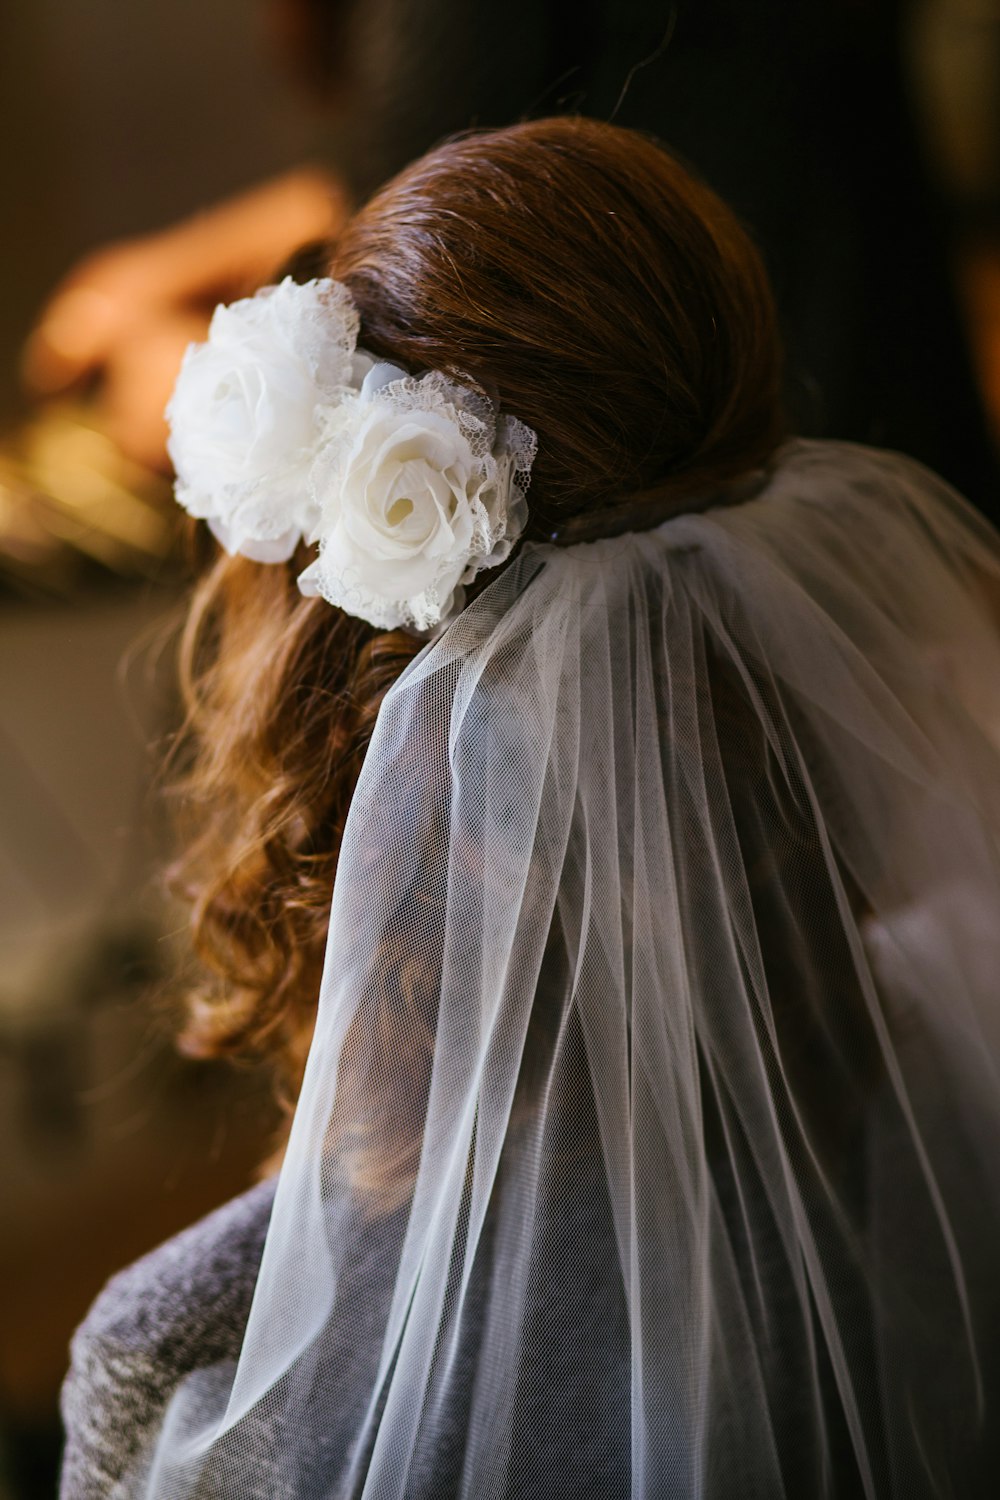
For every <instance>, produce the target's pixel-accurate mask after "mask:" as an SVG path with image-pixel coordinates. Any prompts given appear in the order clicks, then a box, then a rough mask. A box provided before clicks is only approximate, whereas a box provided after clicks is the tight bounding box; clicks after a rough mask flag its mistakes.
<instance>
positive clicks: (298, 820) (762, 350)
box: [173, 118, 782, 1096]
mask: <svg viewBox="0 0 1000 1500" xmlns="http://www.w3.org/2000/svg"><path fill="white" fill-rule="evenodd" d="M329 270H330V274H331V275H332V276H334V277H335V278H336V279H338V280H340V281H343V282H346V283H347V285H348V286H349V287H350V289H351V292H352V294H353V296H354V299H355V301H356V303H357V306H358V308H359V311H360V313H361V337H360V340H359V342H360V343H361V345H362V346H363V347H365V348H367V349H369V350H371V351H372V352H373V353H375V354H379V355H382V356H386V357H389V358H391V359H392V360H394V361H396V362H398V363H400V364H402V365H404V366H406V367H408V368H409V369H412V370H413V371H419V370H421V369H435V370H442V371H445V372H447V373H449V374H451V375H453V376H457V377H458V378H460V379H461V380H463V381H466V382H471V383H473V384H475V385H478V386H479V387H481V388H482V389H483V390H485V391H486V392H488V394H489V395H490V396H491V397H492V398H493V399H495V400H497V401H499V404H500V406H501V407H502V408H503V409H504V410H505V411H508V412H510V413H512V414H514V415H516V416H518V417H520V418H521V420H522V421H524V422H526V423H527V424H528V425H529V426H530V427H532V428H534V430H535V431H536V432H537V434H538V456H537V459H536V461H535V465H534V469H533V472H532V479H531V490H530V494H529V497H528V498H529V508H530V522H529V526H528V532H527V535H528V536H530V537H547V536H551V535H553V534H554V535H555V536H556V538H557V539H563V540H574V539H576V538H577V537H578V536H579V535H581V534H588V530H589V534H598V533H600V532H602V531H613V530H615V529H621V525H622V524H623V518H625V520H626V521H627V524H629V525H638V526H642V525H643V524H645V525H652V524H655V523H656V522H657V521H658V520H660V519H662V518H663V515H664V513H665V511H666V512H669V511H670V510H677V509H683V508H684V507H685V506H688V505H694V504H695V503H697V497H698V496H700V495H704V494H706V493H710V492H712V491H713V490H718V488H719V486H720V485H722V484H724V483H725V482H726V481H727V480H730V479H732V478H734V477H736V476H739V475H741V474H743V473H745V472H746V471H748V470H752V469H754V468H756V467H758V466H759V465H760V464H761V463H763V462H764V461H766V459H767V458H768V457H769V456H770V454H771V453H772V452H773V450H774V448H775V447H776V445H777V444H778V442H779V440H780V438H781V436H782V420H781V414H780V405H779V380H780V352H779V344H778V336H777V332H776V323H775V316H774V310H773V305H772V300H771V294H770V290H769V287H768V283H767V278H766V275H765V273H764V270H763V267H762V265H761V261H760V258H759V256H758V254H757V251H756V249H755V248H754V246H753V244H752V242H751V240H750V238H749V237H748V235H747V234H746V232H745V231H744V230H743V228H742V227H741V225H740V224H739V223H738V221H737V220H736V218H735V217H734V215H733V214H732V213H731V212H730V211H729V210H728V209H727V208H726V207H725V205H724V204H723V203H721V202H720V201H719V199H718V198H717V197H716V196H715V195H714V194H713V193H712V192H711V191H710V190H709V189H708V188H707V187H705V186H704V185H703V184H702V183H701V182H699V181H698V180H697V179H696V178H695V177H694V176H693V175H692V174H691V173H690V172H689V171H687V170H686V169H685V168H684V167H683V166H682V165H681V164H680V163H679V162H678V161H676V160H675V159H674V158H673V157H671V156H670V155H669V154H668V153H667V152H666V151H664V150H663V149H662V148H661V147H659V146H658V145H656V144H655V143H654V142H652V141H651V140H648V139H646V138H645V137H643V136H641V135H638V134H636V133H635V132H632V131H628V130H624V129H621V128H619V127H616V126H612V125H605V124H601V123H598V122H595V121H589V120H582V119H572V118H559V119H551V120H541V121H537V122H533V123H529V124H523V125H517V126H514V127H512V128H511V129H508V130H502V131H496V132H491V133H488V134H475V135H469V136H466V137H463V138H460V139H458V140H455V141H452V142H449V143H447V144H446V145H443V146H441V147H440V148H438V149H437V150H435V151H432V152H430V153H429V154H428V155H427V156H425V157H423V158H422V159H421V160H420V161H418V162H416V163H415V164H414V165H413V166H412V167H410V168H409V169H408V170H407V171H406V172H404V173H403V174H402V175H401V176H399V177H397V178H396V179H395V180H394V181H393V182H391V183H390V184H389V185H388V186H387V187H386V188H384V189H383V190H382V191H381V192H380V193H379V194H378V195H377V196H376V197H375V198H374V199H373V200H372V201H371V202H370V203H369V204H368V206H367V207H365V208H364V209H362V210H361V211H360V212H359V213H358V214H357V216H356V217H355V218H354V219H353V220H352V221H351V222H350V223H349V224H348V226H347V227H346V229H345V230H344V232H343V235H342V238H341V239H340V241H339V242H338V244H337V245H336V247H335V250H334V252H333V255H332V260H331V264H330V267H329ZM581 527H582V528H583V530H582V531H581ZM305 562H306V558H305V556H304V555H300V556H298V557H296V558H295V559H293V560H292V562H291V563H290V564H288V565H287V566H286V567H278V566H273V565H271V566H261V565H257V564H254V563H251V562H248V561H245V560H243V559H239V558H236V559H230V558H227V557H219V558H217V559H216V560H215V561H214V562H213V563H212V565H211V566H210V568H209V570H208V572H207V573H206V575H205V576H204V578H203V579H202V581H201V582H200V584H199V585H198V587H197V590H196V593H195V597H194V601H193V604H192V608H191V613H190V616H189V619H188V623H187V628H186V630H185V633H184V638H183V645H182V652H181V669H182V682H183V690H184V697H185V702H186V705H187V726H188V727H187V741H186V743H187V744H188V746H189V771H188V773H187V775H186V778H185V780H184V783H183V792H184V803H185V809H186V812H187V815H188V818H189V820H190V828H191V830H192V832H191V834H190V837H189V839H188V841H187V843H186V849H185V853H184V855H183V858H182V859H181V861H180V862H179V864H178V866H177V867H176V869H175V871H174V881H173V883H174V886H175V888H176V889H178V890H179V891H181V893H182V894H183V895H184V896H186V898H187V899H188V900H189V901H190V903H191V924H192V930H193V936H194V943H195V948H196V951H197V953H198V955H199V956H200V958H201V960H202V963H203V965H204V968H205V971H206V982H205V983H204V984H203V985H201V986H199V987H198V988H197V989H196V990H195V991H194V993H192V994H191V996H190V999H189V1004H188V1009H187V1021H186V1025H185V1028H184V1031H183V1036H182V1045H183V1046H184V1048H185V1049H186V1050H187V1051H188V1052H190V1053H193V1054H196V1055H200V1056H213V1055H219V1054H224V1053H225V1054H238V1053H257V1054H261V1053H263V1054H265V1055H268V1056H270V1057H272V1058H274V1059H275V1060H276V1061H277V1063H278V1064H279V1066H280V1070H281V1073H282V1076H283V1077H284V1080H285V1083H286V1086H287V1092H288V1094H289V1095H290V1096H294V1093H295V1091H296V1088H297V1086H298V1081H299V1077H300V1073H301V1067H302V1062H303V1059H304V1055H305V1051H306V1048H307V1046H308V1041H309V1037H310V1035H311V1030H312V1024H313V1019H314V1005H315V997H316V995H317V993H318V989H319V979H320V973H321V969H322V963H323V952H324V942H325V938H326V930H327V918H328V912H329V905H330V893H331V889H332V886H333V880H334V875H335V872H336V866H337V856H338V851H339V848H340V840H341V836H342V833H343V829H344V821H345V818H346V816H347V811H348V808H349V806H350V801H351V796H352V793H353V790H354V786H355V782H356V779H357V775H358V772H359V769H360V766H361V763H362V760H363V758H364V754H365V750H366V748H367V745H368V742H369V738H370V736H371V733H372V729H373V726H374V722H375V717H376V714H377V712H378V707H379V704H380V703H381V701H382V698H383V697H384V695H385V693H386V692H387V690H388V689H389V687H390V686H391V685H392V683H393V682H394V681H395V680H396V678H397V676H398V675H399V673H400V671H401V670H402V669H403V667H404V666H405V665H406V664H407V663H408V662H409V661H410V660H411V659H412V658H413V656H414V655H415V653H416V652H417V650H418V649H419V645H420V643H419V642H416V641H414V640H413V639H412V638H411V637H409V636H407V635H405V634H403V633H399V632H379V631H376V630H374V629H372V628H371V627H369V626H368V625H366V624H364V623H362V622H360V621H357V620H354V619H351V618H350V617H348V616H347V615H344V614H342V613H341V612H340V611H338V610H335V609H331V608H330V606H329V605H327V604H326V603H325V602H323V601H322V600H317V599H305V598H303V597H302V596H301V594H300V593H299V592H298V589H297V587H296V584H295V578H296V575H297V573H298V572H299V571H301V569H302V567H303V566H304V565H305ZM488 579H489V575H486V578H485V581H486V582H488Z"/></svg>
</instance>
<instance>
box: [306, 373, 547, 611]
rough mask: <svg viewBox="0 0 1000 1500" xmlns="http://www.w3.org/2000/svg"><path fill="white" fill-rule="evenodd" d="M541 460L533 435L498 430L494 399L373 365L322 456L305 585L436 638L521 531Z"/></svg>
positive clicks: (507, 427) (507, 425)
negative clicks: (472, 584) (465, 590)
mask: <svg viewBox="0 0 1000 1500" xmlns="http://www.w3.org/2000/svg"><path fill="white" fill-rule="evenodd" d="M534 451H535V437H534V434H533V433H531V432H529V430H528V429H527V428H526V427H525V426H524V425H523V424H522V423H520V422H515V421H512V420H511V419H510V418H505V419H502V420H501V422H500V423H499V424H498V423H497V421H496V418H495V414H494V409H493V407H492V405H491V403H490V402H489V401H488V400H487V399H486V398H485V397H481V396H478V395H476V394H475V393H474V392H472V391H471V390H468V389H466V388H465V387H462V386H459V385H457V384H455V383H454V382H451V381H449V380H446V379H445V378H444V376H442V375H440V374H437V373H434V372H432V373H430V374H427V375H424V376H422V377H420V378H419V379H413V378H411V377H409V376H407V375H406V373H405V371H403V370H400V369H398V368H397V367H396V366H394V365H389V364H380V365H376V366H374V368H373V369H372V370H371V371H370V372H369V373H368V375H367V376H366V377H365V380H364V382H363V384H362V387H361V390H360V392H359V393H358V397H357V399H356V401H355V402H354V403H349V404H348V405H347V406H346V407H345V408H342V410H341V411H340V412H339V413H338V414H337V416H336V418H335V420H334V421H333V422H332V423H331V427H330V431H329V435H328V439H327V441H326V443H325V444H324V446H323V447H322V449H321V451H320V454H319V457H318V459H317V462H316V465H315V468H314V471H313V487H314V493H315V496H316V501H317V505H318V507H319V520H318V523H317V525H316V528H315V531H314V533H313V536H314V539H315V540H317V541H318V542H319V545H320V554H319V558H318V559H317V561H316V562H315V563H314V564H313V565H312V566H311V567H309V568H307V569H306V571H305V572H304V573H303V574H302V575H301V577H300V579H299V586H300V588H302V590H303V592H305V593H318V594H322V595H323V597H324V598H326V599H328V600H329V601H330V603H332V604H337V605H339V606H340V607H341V608H343V609H346V610H347V611H348V612H349V613H351V614H354V615H358V616H360V617H361V618H362V619H365V620H368V621H369V622H370V623H371V624H373V625H377V626H379V627H381V628H382V629H394V628H395V627H397V626H401V625H403V626H412V627H413V628H415V629H417V630H421V631H424V630H429V629H433V628H434V627H435V626H437V625H439V624H440V623H441V621H442V620H443V619H444V618H445V617H446V616H448V615H449V614H450V613H452V612H453V610H454V609H455V608H456V607H457V606H460V603H461V585H462V584H463V583H466V582H468V581H469V580H470V579H471V578H472V577H473V576H474V575H475V573H477V572H478V571H479V570H480V569H481V568H484V567H492V566H495V565H496V564H498V563H500V562H502V561H503V560H504V558H506V557H507V555H508V554H509V552H510V550H511V547H512V546H513V543H514V541H515V540H516V538H517V537H518V536H519V535H520V533H521V531H522V530H523V527H524V522H525V519H526V515H527V507H526V505H525V503H524V498H523V489H524V488H525V487H526V483H527V476H528V472H529V470H530V467H531V460H532V458H533V457H534Z"/></svg>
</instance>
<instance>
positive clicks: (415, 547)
mask: <svg viewBox="0 0 1000 1500" xmlns="http://www.w3.org/2000/svg"><path fill="white" fill-rule="evenodd" d="M358 329H359V318H358V313H357V309H356V308H355V306H354V303H353V301H352V299H351V294H350V292H349V291H348V289H347V287H346V286H343V285H341V284H340V283H339V282H335V281H330V280H317V281H310V282H307V283H306V284H305V285H298V284H297V283H295V282H294V281H292V280H291V278H288V279H286V280H285V281H283V282H282V283H281V285H280V286H271V287H265V288H263V290H262V291H260V292H258V293H257V294H256V295H255V296H253V297H249V298H245V299H244V300H242V301H239V302H234V303H231V304H230V305H228V306H220V307H218V308H216V311H215V315H214V316H213V318H212V323H211V326H210V328H209V332H208V339H207V341H206V342H205V343H203V344H192V345H191V346H190V348H189V349H188V351H187V353H186V355H185V357H184V361H183V364H182V365H181V369H180V373H179V375H178V377H177V384H176V386H175V388H174V393H173V396H172V397H171V400H170V404H169V405H168V407H167V419H168V421H169V423H170V428H171V434H170V440H169V443H168V450H169V453H170V457H171V459H172V461H173V464H174V468H175V470H176V474H177V484H176V494H177V499H178V500H179V502H180V503H181V505H183V506H184V508H185V510H187V511H188V512H189V513H190V514H191V515H193V516H198V517H201V518H203V519H204V520H205V521H207V523H208V525H209V527H210V528H211V530H212V531H213V533H214V534H215V536H216V537H217V538H218V539H219V541H220V542H221V543H222V545H223V547H225V549H226V551H227V552H230V553H233V554H235V553H241V554H242V555H243V556H244V557H249V558H253V559H254V560H256V561H257V562H284V561H286V560H287V559H288V558H290V557H291V556H292V554H293V553H294V551H295V549H296V547H297V546H298V545H299V543H300V541H302V540H305V541H307V542H309V543H313V544H316V545H317V546H318V555H317V557H316V560H315V561H314V562H313V563H312V564H311V565H310V566H309V567H307V568H306V569H305V571H304V572H302V573H301V574H300V575H299V587H300V588H301V589H302V591H303V593H306V594H321V595H322V596H323V597H324V598H325V599H327V600H329V602H330V603H331V604H336V605H339V606H340V608H342V609H344V610H346V611H347V612H348V613H349V614H352V615H357V616H359V617H360V618H361V619H363V620H367V621H368V622H369V623H370V624H372V625H375V626H378V627H379V628H381V629H386V630H389V629H394V628H396V627H397V626H408V627H410V628H412V629H414V630H417V631H429V630H433V629H434V628H435V627H437V626H438V625H440V624H441V623H442V622H443V621H446V620H447V619H448V618H449V617H450V616H451V615H452V614H454V613H456V612H457V610H459V609H461V607H462V603H463V598H464V596H463V585H464V584H466V583H468V582H470V581H471V579H472V578H474V577H475V575H476V574H477V573H478V572H480V571H481V570H482V569H483V568H491V567H496V566H497V565H498V564H499V563H501V562H503V561H504V560H505V559H506V558H507V557H508V556H509V554H510V551H511V548H512V547H513V545H514V543H515V541H516V540H517V538H518V537H519V536H520V534H521V532H522V531H523V529H524V525H525V522H526V520H527V505H526V503H525V499H524V496H525V492H526V491H527V488H528V480H529V475H530V472H531V465H532V461H533V459H534V456H535V449H536V446H537V440H536V438H535V434H534V433H533V432H532V431H531V430H530V429H529V428H528V427H526V426H525V425H524V423H523V422H519V421H518V420H517V419H516V418H515V417H509V416H504V415H501V414H500V413H499V412H498V411H497V409H496V407H495V406H494V405H493V403H492V402H491V401H490V400H489V398H488V397H487V396H485V395H483V394H482V393H481V392H479V391H477V390H474V389H472V388H471V387H468V386H464V385H461V384H459V383H458V382H456V381H453V380H450V379H448V378H447V377H446V376H445V375H443V374H441V373H439V372H437V371H429V372H427V373H425V374H422V375H419V376H411V375H409V374H407V372H406V371H405V370H401V369H400V368H399V367H398V366H396V365H393V364H389V363H386V362H380V361H378V360H376V359H375V358H374V357H373V356H371V355H370V354H366V353H365V352H364V351H363V350H360V349H358V348H357V337H358Z"/></svg>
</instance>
